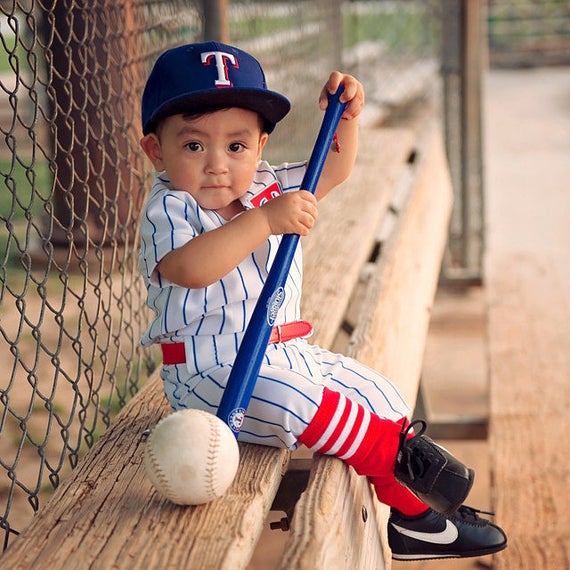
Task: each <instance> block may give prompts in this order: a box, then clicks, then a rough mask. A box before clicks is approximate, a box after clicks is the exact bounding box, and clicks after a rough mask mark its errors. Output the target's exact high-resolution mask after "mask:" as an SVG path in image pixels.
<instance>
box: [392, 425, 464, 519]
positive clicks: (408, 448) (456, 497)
mask: <svg viewBox="0 0 570 570" xmlns="http://www.w3.org/2000/svg"><path fill="white" fill-rule="evenodd" d="M418 425H419V426H421V427H420V429H419V430H417V431H416V433H415V434H414V435H413V436H412V437H411V438H408V434H409V433H410V431H411V430H412V429H413V428H415V427H416V426H418ZM425 430H426V422H424V421H423V420H416V421H415V422H412V423H410V424H408V426H407V427H402V432H401V433H400V449H399V451H398V455H397V458H396V468H395V470H394V475H395V476H396V479H397V480H398V481H399V482H400V483H402V485H405V486H406V487H407V488H408V489H409V490H410V491H411V492H412V493H414V495H416V496H417V497H418V498H419V499H420V500H421V501H423V502H424V503H426V505H428V506H429V507H431V508H432V509H434V510H435V511H437V512H439V513H446V514H451V513H454V512H455V511H457V509H458V508H459V507H460V506H461V505H462V504H463V501H464V500H465V498H466V497H467V495H468V494H469V491H470V490H471V487H472V485H473V478H474V476H475V474H474V472H473V470H472V469H469V468H468V467H466V466H465V465H463V463H461V462H460V461H458V460H457V459H455V457H453V455H451V453H449V451H447V449H445V448H444V447H441V445H438V444H437V443H435V442H434V441H432V440H431V439H430V438H429V437H427V436H425V435H423V433H424V432H425Z"/></svg>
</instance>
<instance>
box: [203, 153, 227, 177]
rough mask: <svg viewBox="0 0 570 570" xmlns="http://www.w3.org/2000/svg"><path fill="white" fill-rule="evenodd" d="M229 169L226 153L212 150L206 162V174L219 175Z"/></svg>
mask: <svg viewBox="0 0 570 570" xmlns="http://www.w3.org/2000/svg"><path fill="white" fill-rule="evenodd" d="M227 169H228V162H227V157H226V153H225V152H224V151H221V150H212V151H211V152H209V153H208V156H207V160H206V172H209V173H212V174H219V173H223V172H226V171H227Z"/></svg>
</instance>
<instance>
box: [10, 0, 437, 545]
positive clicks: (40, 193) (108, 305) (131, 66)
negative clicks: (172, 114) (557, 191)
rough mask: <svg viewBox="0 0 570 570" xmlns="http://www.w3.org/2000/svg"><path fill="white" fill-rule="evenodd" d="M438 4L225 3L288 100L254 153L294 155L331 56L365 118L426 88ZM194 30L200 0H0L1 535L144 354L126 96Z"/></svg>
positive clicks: (57, 472)
mask: <svg viewBox="0 0 570 570" xmlns="http://www.w3.org/2000/svg"><path fill="white" fill-rule="evenodd" d="M440 15H441V14H440V4H439V2H438V1H428V2H426V1H422V2H420V1H400V2H387V1H374V2H373V1H368V2H340V1H338V0H336V1H326V0H316V1H303V2H300V1H290V2H253V1H248V2H238V1H234V2H231V3H230V6H229V28H230V37H231V42H232V43H234V44H236V45H238V46H239V47H242V48H244V49H246V50H249V51H251V52H252V53H253V54H254V55H256V56H257V57H258V58H259V59H260V60H261V61H262V63H263V65H264V67H265V69H266V72H267V77H268V83H269V85H270V87H271V88H273V89H276V90H278V91H281V92H283V93H284V94H286V95H287V96H288V97H289V98H290V99H291V100H292V103H293V107H294V110H293V112H292V113H291V114H290V116H289V117H287V119H286V120H285V121H284V122H283V123H282V124H281V125H280V126H279V128H278V129H277V130H276V132H275V134H274V135H272V137H271V141H270V144H269V146H268V148H267V158H268V159H269V160H284V159H287V160H296V159H299V158H303V157H305V156H306V155H307V153H308V150H309V149H310V148H311V147H312V144H313V138H314V133H315V132H316V129H317V127H318V124H319V122H320V118H319V116H318V113H315V109H316V100H317V97H318V93H319V91H320V88H321V87H322V85H323V83H324V81H325V80H326V78H327V76H328V73H329V71H331V70H332V69H334V68H339V67H340V68H343V69H345V70H348V71H351V72H353V73H355V74H357V75H358V76H359V77H360V78H361V80H362V81H363V83H364V84H365V87H366V89H367V93H368V101H369V102H370V106H371V107H372V108H374V109H376V111H377V114H376V115H375V117H376V118H377V117H378V116H380V117H382V116H384V117H386V116H389V115H390V113H391V112H392V111H393V110H394V109H397V108H399V107H400V106H401V105H409V104H410V102H411V101H414V100H416V99H418V98H424V97H426V96H428V95H431V94H433V89H434V84H435V83H437V78H438V72H439V63H438V57H439V19H440ZM203 29H204V16H203V11H202V2H201V1H198V0H195V1H194V2H192V1H181V0H180V1H178V0H165V1H158V0H154V1H153V0H113V1H112V0H89V1H87V0H63V1H56V2H53V1H49V0H18V1H15V0H14V1H7V0H0V134H1V139H2V141H3V144H1V145H0V186H1V190H0V220H1V223H2V228H3V229H2V232H1V233H0V362H1V363H2V366H3V368H4V372H3V374H2V376H1V377H0V529H2V531H3V533H4V540H3V545H4V548H5V547H6V546H7V545H8V543H9V541H10V539H11V538H12V537H13V536H14V535H16V534H17V533H18V530H21V529H22V528H23V527H24V526H25V525H26V524H27V522H28V521H29V519H30V518H31V516H33V513H34V512H35V511H36V510H37V509H38V508H39V507H40V506H41V504H43V502H45V500H47V498H48V497H49V495H50V493H51V492H52V491H53V489H55V488H56V487H57V486H58V484H59V482H60V481H61V480H62V478H64V477H65V476H66V475H67V474H68V473H69V471H70V470H71V469H72V468H73V467H74V466H75V465H76V464H77V462H78V460H79V458H80V457H81V456H82V455H83V454H84V453H85V451H86V450H88V449H89V448H90V447H91V446H92V445H93V443H94V442H95V441H96V440H97V438H98V437H99V436H100V434H101V433H102V432H103V431H104V430H105V429H106V428H107V427H108V426H109V424H110V422H111V421H112V418H113V415H114V414H115V413H116V412H117V411H118V410H119V409H120V408H121V407H122V406H124V404H125V403H126V402H127V401H128V400H129V399H130V398H131V397H132V396H133V395H134V394H135V393H136V392H137V390H138V389H139V388H140V387H141V386H142V384H144V382H145V380H146V379H147V378H148V377H149V376H150V375H151V374H152V373H153V371H154V370H155V368H156V365H157V358H158V353H156V352H153V351H142V350H140V348H139V345H138V342H139V338H140V336H141V333H142V331H143V329H144V328H145V326H146V323H147V321H148V319H149V315H148V314H147V312H146V310H145V309H144V302H145V295H146V291H145V288H144V285H143V283H142V280H141V279H140V278H139V276H138V272H137V255H138V223H137V222H138V213H139V211H140V209H141V204H142V202H143V200H144V198H145V192H146V190H147V189H148V188H149V187H150V179H151V176H152V173H151V172H150V168H149V165H148V164H147V163H146V162H145V160H143V155H142V153H141V151H140V150H139V146H138V140H139V138H140V119H139V111H140V107H139V99H140V94H141V92H142V86H143V83H144V80H145V78H146V75H147V73H148V72H149V70H150V66H151V65H152V63H153V62H154V60H155V59H156V57H157V56H158V54H159V53H161V52H162V51H163V50H164V49H165V48H167V47H171V46H174V45H178V44H181V43H186V42H191V41H199V40H202V39H204V38H203Z"/></svg>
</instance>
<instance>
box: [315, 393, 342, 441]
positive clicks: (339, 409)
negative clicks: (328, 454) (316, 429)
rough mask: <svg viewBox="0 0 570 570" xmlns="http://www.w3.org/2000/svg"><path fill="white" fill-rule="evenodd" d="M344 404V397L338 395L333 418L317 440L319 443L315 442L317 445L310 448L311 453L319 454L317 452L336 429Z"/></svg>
mask: <svg viewBox="0 0 570 570" xmlns="http://www.w3.org/2000/svg"><path fill="white" fill-rule="evenodd" d="M346 402H347V400H346V397H345V396H344V395H343V394H340V399H339V401H338V405H337V408H336V411H335V413H334V415H333V417H332V418H331V421H330V422H329V425H328V427H327V429H326V430H325V431H324V432H323V435H321V437H320V438H319V441H317V443H315V445H313V446H312V447H311V449H312V450H313V451H316V452H319V450H320V449H321V448H322V447H323V446H324V445H325V443H326V442H327V441H328V440H329V438H330V436H331V435H332V433H333V432H334V430H335V429H336V426H337V425H338V423H339V421H340V419H341V418H342V414H343V412H344V408H345V407H346Z"/></svg>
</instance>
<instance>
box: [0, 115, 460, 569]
mask: <svg viewBox="0 0 570 570" xmlns="http://www.w3.org/2000/svg"><path fill="white" fill-rule="evenodd" d="M451 202H452V191H451V185H450V180H449V174H448V169H447V163H446V160H445V154H444V146H443V141H442V135H441V129H440V126H439V124H438V122H437V120H435V119H434V113H433V111H431V110H428V111H427V112H425V113H419V114H418V116H416V117H415V118H414V119H413V120H410V121H408V123H407V124H403V125H400V126H395V127H389V126H384V127H374V126H367V127H362V133H361V148H360V152H359V158H358V161H357V165H356V168H355V170H354V173H353V175H352V176H351V178H350V180H349V181H348V182H347V183H345V185H344V188H339V189H337V190H336V191H335V192H334V194H333V195H331V196H330V197H328V198H327V199H326V200H324V201H323V202H322V203H321V207H320V216H319V222H318V225H317V227H316V228H315V230H314V231H313V232H312V234H311V236H309V238H307V239H306V240H305V241H304V250H305V267H306V269H305V285H304V292H305V293H304V307H303V316H304V318H307V319H308V320H310V321H312V322H313V324H314V326H315V329H316V333H315V335H314V339H313V340H314V342H316V343H318V344H320V345H322V346H325V347H333V348H335V349H342V350H346V352H347V353H349V354H350V355H352V356H355V357H357V358H358V359H360V360H361V361H363V362H364V363H366V364H368V365H370V366H373V367H375V368H377V369H379V370H381V371H383V372H384V373H385V374H387V375H388V376H389V377H390V378H392V379H393V380H394V381H395V382H396V383H397V384H398V385H399V386H400V388H401V389H402V391H403V393H404V395H405V397H406V399H407V401H408V402H409V404H410V405H411V406H412V407H413V405H414V401H415V399H416V394H417V391H418V384H419V378H420V370H421V363H422V355H423V350H424V343H425V339H426V334H427V329H428V322H429V317H430V309H431V305H432V302H433V299H434V294H435V290H436V286H437V282H438V276H439V270H440V265H441V260H442V255H443V251H444V248H445V243H446V239H447V229H448V222H449V216H450V210H451ZM167 413H169V409H168V406H167V404H166V401H165V399H164V397H163V394H162V388H161V384H160V381H159V379H158V377H155V378H153V379H152V380H150V381H149V382H147V384H146V385H145V386H144V387H143V388H142V390H141V391H140V392H139V394H137V396H136V397H135V398H133V400H132V401H131V402H130V403H129V404H128V405H127V406H126V407H125V408H124V409H123V410H122V411H121V412H120V413H119V415H118V416H117V418H116V420H115V422H114V424H113V425H112V427H111V428H110V429H109V430H108V431H107V432H106V434H104V435H103V436H102V437H101V439H100V440H99V441H98V442H97V443H96V445H95V446H94V447H93V449H92V450H91V451H90V452H89V453H88V454H87V455H86V456H85V457H84V458H83V459H82V460H81V461H80V464H79V465H78V466H77V468H76V469H75V470H74V472H73V473H72V475H71V476H70V477H69V478H68V479H67V480H66V481H64V482H63V483H62V484H61V485H60V487H59V488H58V490H57V491H56V493H55V494H54V496H53V498H52V499H51V501H50V502H49V503H48V504H47V505H46V506H45V507H44V508H43V509H41V510H40V512H39V513H38V515H37V516H36V517H35V519H34V520H33V522H32V523H31V524H30V525H29V527H28V528H27V529H25V530H24V532H23V533H22V534H21V536H20V537H18V538H17V539H14V540H13V541H12V544H11V546H10V547H9V548H8V549H7V551H6V552H5V553H4V555H3V556H2V557H0V563H1V564H2V566H3V567H6V568H12V569H16V568H34V567H36V565H37V566H39V565H40V564H41V565H42V567H48V568H51V569H52V570H56V569H60V568H86V567H89V568H105V569H107V568H161V569H163V568H193V569H200V570H204V569H216V570H217V569H226V568H227V569H230V568H231V569H232V570H235V569H240V568H242V569H243V568H254V567H255V562H251V559H252V556H253V555H254V551H255V548H256V544H257V543H258V541H259V540H260V536H265V535H264V533H263V531H264V528H266V527H267V525H268V523H267V520H268V518H267V517H268V513H269V512H270V511H271V510H274V511H284V512H285V513H286V515H287V516H286V517H284V518H285V521H283V523H282V524H281V523H278V525H279V526H283V527H285V528H288V527H290V530H289V531H288V534H287V535H283V536H286V537H287V540H286V544H285V545H284V547H283V549H282V553H281V555H280V556H281V559H280V560H279V561H275V563H274V564H273V566H274V567H278V568H282V569H288V570H289V569H292V568H295V569H303V568H306V569H310V570H314V569H316V568H375V569H381V568H384V567H389V566H390V562H389V561H390V554H389V552H388V551H387V545H386V540H385V526H386V515H387V509H386V508H384V507H383V506H381V505H380V504H379V503H378V502H377V500H376V499H375V497H374V494H373V492H372V491H371V487H370V486H369V485H368V484H367V481H366V479H365V478H362V477H358V476H357V475H356V474H355V472H354V471H353V470H351V469H350V468H348V467H347V466H346V465H344V464H343V463H342V462H341V461H340V460H337V459H335V458H328V457H324V456H315V457H314V458H310V457H308V458H307V457H305V458H303V457H302V453H297V452H295V453H294V454H293V457H291V454H290V453H289V452H287V451H285V450H278V449H273V448H268V447H261V446H254V445H240V453H241V461H240V468H239V470H238V474H237V476H236V479H235V481H234V483H233V484H232V486H231V487H230V489H229V490H228V492H227V493H226V495H225V496H224V497H222V498H221V499H219V500H216V501H214V502H212V503H210V504H207V505H203V506H199V507H186V508H184V507H178V506H175V505H173V504H171V503H169V502H168V501H167V500H165V499H162V498H161V497H159V495H158V494H157V493H156V492H155V491H154V489H153V488H152V486H151V484H150V481H149V480H148V479H147V477H146V475H145V471H144V467H143V463H142V455H143V446H144V442H145V438H144V435H143V434H144V432H145V430H147V429H148V428H152V427H153V426H154V425H155V424H156V423H157V422H158V421H159V419H160V418H161V417H163V416H164V415H165V414H167ZM305 451H306V450H305ZM299 495H300V498H299ZM297 499H298V501H297ZM295 502H296V505H295ZM273 532H280V531H273ZM263 540H265V538H264V539H262V542H263ZM254 560H255V558H254ZM267 567H268V566H264V568H267Z"/></svg>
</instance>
